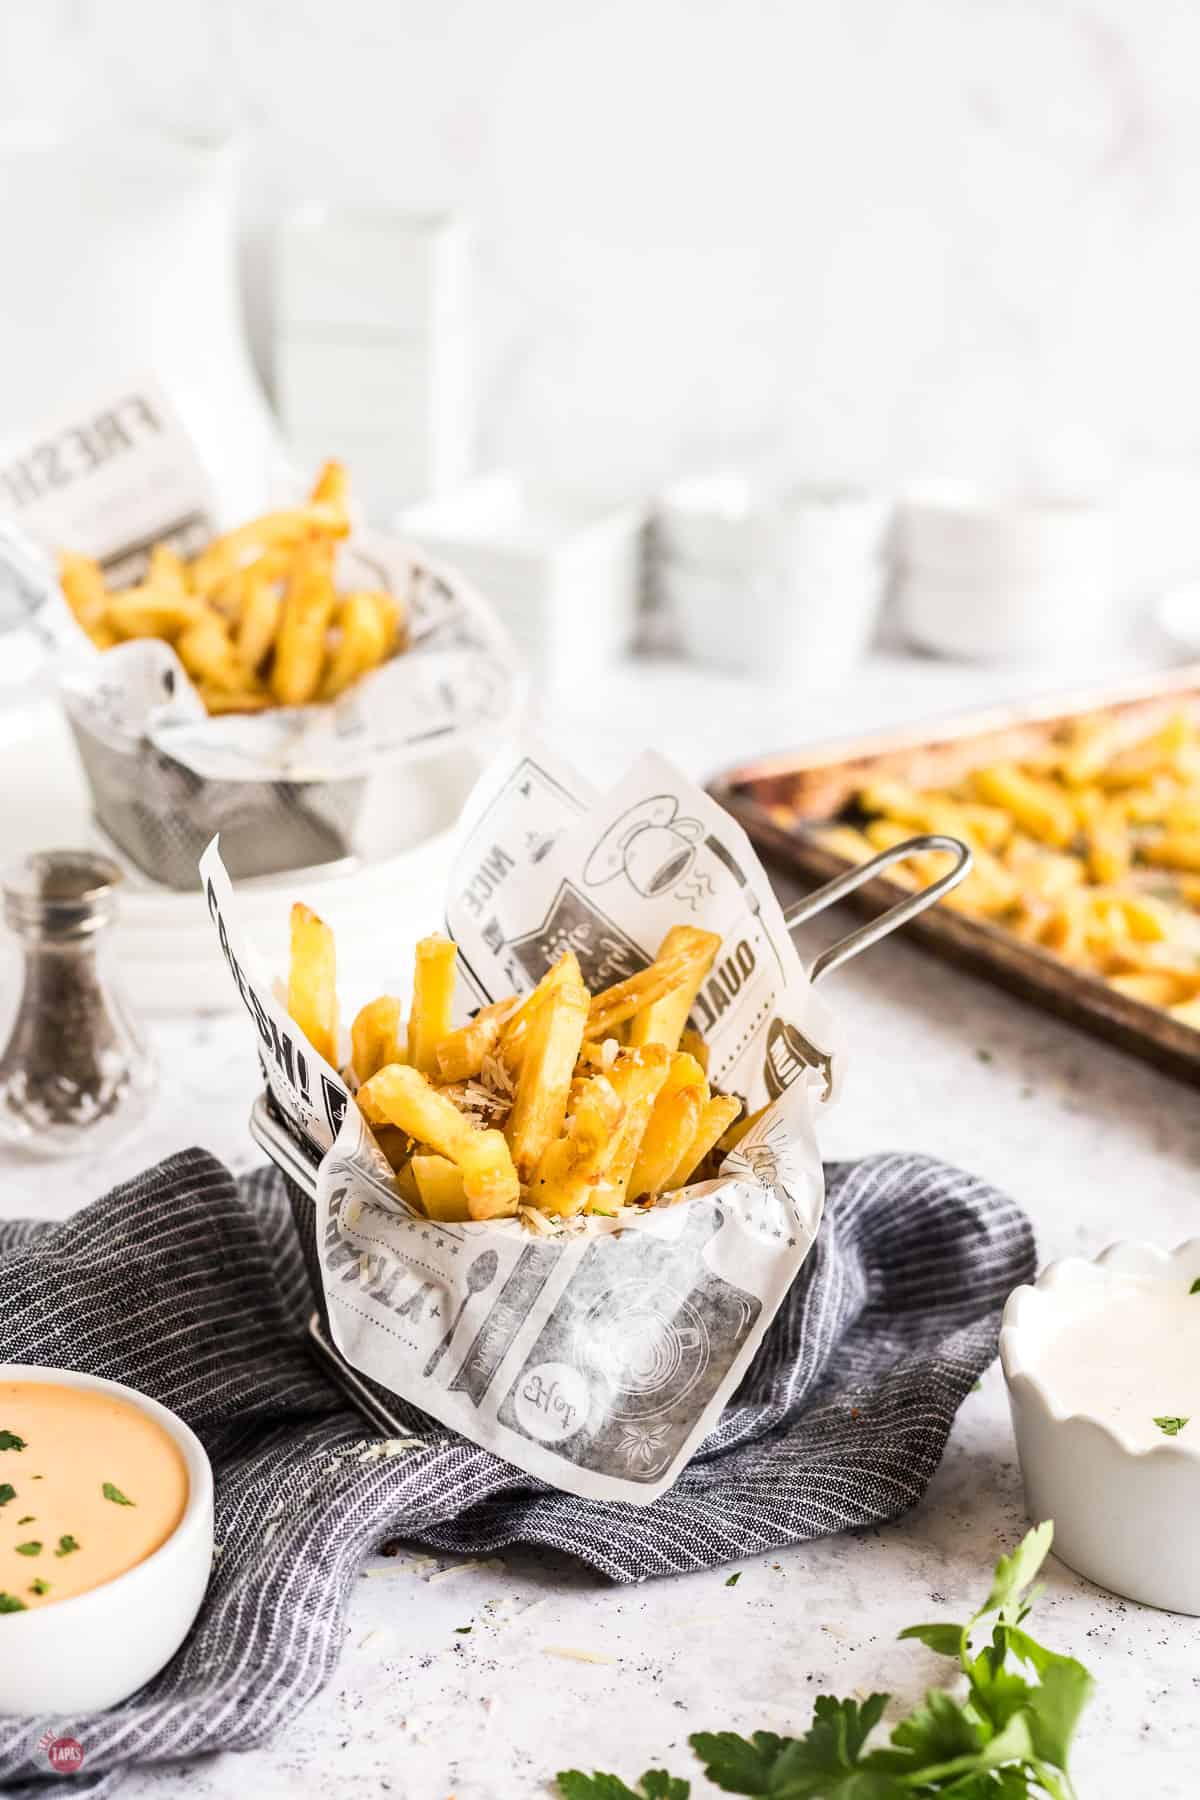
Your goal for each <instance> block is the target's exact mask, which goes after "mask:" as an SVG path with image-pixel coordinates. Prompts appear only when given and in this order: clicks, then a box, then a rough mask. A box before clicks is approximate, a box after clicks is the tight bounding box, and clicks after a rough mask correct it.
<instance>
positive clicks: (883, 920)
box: [222, 834, 971, 1432]
mask: <svg viewBox="0 0 1200 1800" xmlns="http://www.w3.org/2000/svg"><path fill="white" fill-rule="evenodd" d="M223 847H224V846H222V848H223ZM929 851H935V852H941V853H942V854H945V855H950V856H952V857H953V858H954V862H953V866H952V867H951V868H950V869H949V870H948V871H947V873H946V874H945V875H942V876H940V877H939V878H938V879H937V880H936V881H933V882H930V883H929V884H928V885H927V886H925V887H923V888H920V889H917V890H915V891H914V892H913V893H911V894H907V895H906V896H905V897H904V899H902V900H900V901H898V902H897V903H896V904H895V905H894V906H891V907H889V908H888V910H887V911H886V912H884V913H882V914H880V916H879V917H878V918H874V919H871V920H869V921H868V922H867V924H865V925H860V926H859V927H858V928H857V929H856V930H854V931H851V932H849V933H847V935H846V936H845V937H842V938H839V939H838V940H837V941H836V943H833V944H830V945H829V946H828V947H827V948H826V949H825V950H823V951H822V952H821V953H820V954H819V955H818V956H816V957H815V958H814V959H813V962H812V964H811V966H810V969H809V976H810V979H811V980H812V981H813V982H814V983H816V982H818V981H820V980H821V979H822V978H823V977H824V976H825V975H828V974H829V973H831V971H833V970H834V969H838V968H841V967H842V966H843V964H845V963H847V962H849V961H850V960H851V958H852V957H855V956H858V955H859V954H860V953H861V952H862V951H864V950H868V949H870V948H871V946H872V945H874V944H877V943H879V942H880V940H881V939H883V938H885V937H888V936H889V935H890V934H891V933H892V932H893V931H896V930H898V929H899V927H900V926H902V925H906V924H908V922H909V921H910V920H911V919H914V918H916V917H917V915H918V914H920V913H923V912H925V911H926V910H927V908H929V907H930V906H932V905H933V904H934V903H935V901H937V900H940V899H941V898H942V896H943V895H944V894H948V893H949V892H950V891H951V890H952V889H953V888H956V887H957V886H958V884H959V882H960V881H962V880H963V878H964V877H965V876H966V875H967V874H968V873H969V871H970V868H971V852H970V850H969V849H968V848H967V846H966V845H965V844H963V843H961V842H960V841H959V840H958V839H957V838H952V837H944V836H942V835H940V834H925V835H922V836H918V837H912V838H909V839H907V840H906V841H905V842H904V843H902V844H895V845H892V846H891V848H889V849H887V850H883V851H881V852H880V854H879V855H878V856H875V857H872V859H871V860H870V862H867V863H863V864H861V865H860V866H859V867H857V868H854V869H850V870H848V871H847V872H846V873H845V874H843V875H839V876H838V877H837V878H836V879H835V880H833V881H830V882H827V883H826V884H825V885H824V886H823V887H819V888H816V889H814V891H813V892H812V893H810V894H806V895H805V896H804V898H803V899H801V900H798V901H796V902H795V904H794V905H792V906H791V907H789V908H788V909H787V910H786V911H785V913H784V915H783V918H784V924H785V925H786V926H787V927H788V928H789V930H792V929H795V928H796V927H797V926H799V925H804V924H807V923H808V922H809V920H811V919H814V918H816V917H817V915H818V914H819V913H822V912H824V911H825V910H826V908H827V907H829V906H833V905H836V904H837V902H838V901H840V900H843V899H845V897H846V896H847V895H848V894H850V893H852V892H853V891H854V890H855V889H857V888H859V887H862V886H863V885H864V884H865V883H867V882H869V881H871V880H872V879H875V878H877V877H878V876H879V875H880V874H881V873H882V872H883V871H884V870H885V869H887V868H890V867H891V865H892V864H893V863H896V862H901V861H903V860H904V859H905V858H906V857H909V856H914V855H920V854H922V853H926V852H929ZM805 1068H810V1069H816V1070H817V1071H818V1072H820V1073H822V1074H824V1076H825V1078H826V1083H827V1086H828V1077H829V1070H828V1067H827V1066H826V1065H825V1061H824V1059H823V1058H822V1057H821V1055H820V1053H819V1052H818V1051H817V1050H816V1049H815V1047H814V1046H812V1045H810V1044H809V1043H808V1042H807V1040H806V1039H804V1038H802V1037H801V1036H800V1034H799V1033H798V1032H793V1033H792V1034H791V1036H790V1038H789V1040H788V1042H787V1044H786V1046H785V1049H784V1054H783V1055H782V1056H781V1059H780V1065H779V1081H780V1085H781V1087H782V1086H783V1085H786V1084H787V1083H788V1082H790V1081H791V1080H793V1079H795V1078H796V1077H797V1076H798V1075H800V1074H802V1073H803V1071H804V1069H805ZM249 1124H250V1135H251V1137H252V1138H253V1139H254V1142H255V1143H256V1144H257V1145H258V1146H259V1148H260V1149H261V1150H264V1151H265V1152H266V1154H267V1156H268V1157H269V1158H270V1160H271V1162H272V1163H274V1165H275V1167H276V1168H277V1169H278V1170H279V1173H280V1174H281V1176H282V1177H283V1184H284V1190H285V1192H286V1194H287V1198H288V1203H289V1205H290V1207H291V1212H292V1219H293V1222H294V1223H295V1226H296V1231H297V1234H298V1235H299V1238H300V1248H301V1251H302V1253H303V1256H304V1266H305V1269H306V1270H307V1273H308V1279H309V1286H310V1288H311V1290H312V1297H313V1301H314V1304H315V1308H316V1311H315V1312H314V1314H313V1317H312V1319H311V1321H310V1324H309V1336H310V1339H311V1340H312V1345H313V1348H314V1350H315V1352H316V1353H317V1354H318V1355H319V1356H320V1358H321V1360H322V1361H323V1362H324V1363H325V1364H326V1365H327V1367H328V1368H329V1369H330V1371H331V1372H332V1373H333V1375H334V1376H335V1378H336V1379H337V1380H338V1381H339V1382H340V1383H341V1385H342V1387H343V1389H344V1391H345V1392H346V1394H347V1395H348V1397H349V1399H350V1400H351V1402H352V1403H353V1404H354V1405H355V1406H356V1407H358V1409H359V1411H360V1412H362V1413H363V1414H364V1415H365V1416H366V1417H367V1418H368V1419H369V1420H370V1421H371V1422H372V1423H373V1424H374V1425H375V1426H376V1427H377V1428H378V1429H381V1430H383V1431H385V1432H387V1431H395V1430H398V1429H400V1428H401V1427H406V1426H408V1425H411V1424H412V1423H413V1422H414V1421H416V1422H419V1421H420V1420H421V1419H423V1417H424V1415H423V1414H421V1413H420V1412H419V1410H418V1409H417V1408H415V1407H412V1406H410V1405H409V1403H408V1402H407V1401H405V1400H403V1399H401V1398H400V1397H399V1396H398V1395H395V1394H393V1393H392V1392H391V1391H390V1390H389V1389H387V1388H385V1387H383V1386H382V1385H381V1384H380V1383H378V1382H376V1381H373V1380H371V1379H370V1378H369V1377H367V1376H365V1375H363V1374H362V1373H361V1372H360V1371H358V1370H355V1369H353V1368H351V1366H350V1365H349V1363H347V1362H346V1361H345V1360H344V1358H343V1357H342V1356H341V1355H340V1353H339V1352H338V1350H337V1349H336V1347H335V1346H334V1344H333V1341H332V1334H331V1331H330V1323H329V1310H328V1305H327V1302H326V1298H325V1283H324V1279H323V1275H322V1266H321V1253H320V1245H319V1244H318V1242H317V1208H316V1201H317V1176H318V1170H319V1166H320V1160H321V1156H320V1152H319V1151H318V1150H317V1149H316V1147H315V1146H314V1145H313V1144H311V1143H309V1142H308V1140H307V1139H306V1138H305V1137H304V1136H303V1135H302V1134H301V1132H300V1131H299V1130H298V1129H297V1127H295V1126H294V1125H293V1124H291V1122H290V1121H289V1120H288V1119H287V1118H286V1116H285V1115H284V1113H283V1111H282V1109H281V1108H280V1107H279V1106H278V1105H277V1104H276V1102H275V1099H274V1097H273V1095H272V1093H271V1090H270V1086H269V1085H266V1086H264V1089H263V1092H262V1093H261V1094H260V1095H259V1096H258V1098H257V1099H256V1100H255V1102H254V1105H253V1107H252V1108H251V1113H250V1121H249Z"/></svg>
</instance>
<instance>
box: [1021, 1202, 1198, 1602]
mask: <svg viewBox="0 0 1200 1800" xmlns="http://www.w3.org/2000/svg"><path fill="white" fill-rule="evenodd" d="M1198 1281H1200V1238H1194V1239H1192V1240H1191V1241H1190V1242H1189V1243H1186V1244H1181V1245H1180V1246H1179V1248H1178V1249H1177V1250H1174V1251H1172V1252H1168V1251H1165V1250H1158V1249H1155V1248H1154V1247H1153V1246H1152V1245H1150V1244H1135V1243H1121V1244H1114V1245H1113V1246H1112V1247H1111V1248H1110V1249H1108V1250H1106V1251H1105V1252H1104V1254H1103V1255H1102V1256H1100V1257H1099V1258H1097V1260H1096V1261H1095V1262H1087V1261H1085V1260H1084V1259H1082V1258H1079V1257H1071V1258H1069V1259H1067V1260H1066V1261H1064V1262H1059V1263H1052V1264H1051V1265H1050V1267H1049V1268H1047V1269H1045V1270H1043V1272H1042V1274H1041V1275H1040V1276H1039V1277H1038V1281H1037V1285H1036V1286H1035V1287H1019V1288H1018V1289H1017V1290H1016V1292H1015V1293H1014V1294H1012V1295H1011V1296H1010V1298H1009V1300H1008V1304H1007V1305H1006V1306H1005V1309H1004V1322H1003V1328H1002V1330H1001V1332H1000V1360H1001V1363H1002V1365H1003V1368H1004V1378H1005V1380H1006V1382H1007V1383H1008V1396H1009V1403H1010V1406H1011V1408H1012V1417H1013V1428H1014V1430H1015V1432H1016V1438H1017V1449H1018V1451H1019V1453H1020V1458H1021V1473H1022V1476H1023V1478H1024V1482H1025V1497H1026V1510H1027V1511H1028V1513H1029V1516H1030V1517H1031V1518H1033V1519H1053V1520H1054V1550H1055V1554H1056V1555H1057V1556H1060V1557H1061V1558H1062V1560H1063V1561H1064V1562H1066V1563H1069V1564H1070V1566H1071V1568H1073V1569H1075V1570H1076V1571H1077V1572H1078V1573H1079V1574H1080V1575H1084V1576H1086V1577H1087V1578H1088V1579H1089V1580H1090V1581H1095V1582H1098V1583H1099V1584H1100V1586H1102V1587H1106V1588H1109V1589H1110V1590H1111V1591H1112V1592H1113V1593H1117V1594H1124V1595H1127V1596H1128V1597H1129V1598H1130V1599H1132V1600H1140V1601H1142V1602H1143V1603H1145V1604H1146V1605H1149V1606H1161V1607H1165V1608H1166V1609H1167V1610H1168V1611H1171V1612H1185V1613H1196V1614H1200V1291H1198V1292H1193V1291H1192V1290H1193V1287H1194V1286H1195V1285H1196V1284H1197V1282H1198Z"/></svg>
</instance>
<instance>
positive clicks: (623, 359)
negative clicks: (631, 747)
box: [4, 0, 1200, 491]
mask: <svg viewBox="0 0 1200 1800" xmlns="http://www.w3.org/2000/svg"><path fill="white" fill-rule="evenodd" d="M22 12H24V13H25V14H26V18H25V26H26V29H27V30H28V28H29V16H30V15H32V14H33V13H36V14H37V15H38V17H39V18H40V19H41V20H43V21H44V20H45V19H46V18H47V17H48V16H49V15H50V14H51V13H54V14H55V16H56V17H57V18H58V19H59V22H60V24H61V25H62V27H63V29H64V30H66V31H67V32H68V33H74V34H76V36H77V37H81V38H85V39H87V40H88V42H89V46H90V51H89V53H93V52H94V53H98V54H99V55H100V56H101V58H102V60H103V66H104V69H105V80H104V83H103V84H102V85H106V87H107V91H108V92H109V93H110V94H111V95H112V96H114V97H115V98H116V103H117V104H119V105H120V106H122V107H124V108H126V109H133V110H138V111H141V112H142V113H149V114H152V115H153V114H156V113H157V114H161V115H163V116H167V117H172V116H173V117H174V118H176V119H177V120H178V119H182V120H184V122H185V123H187V122H189V121H190V122H191V123H192V124H193V125H194V127H195V128H197V129H204V130H208V129H211V128H213V127H214V126H216V125H219V124H221V123H222V122H223V121H224V120H225V119H226V118H232V119H238V120H241V121H243V122H244V123H245V126H246V130H247V134H248V147H247V163H246V177H245V204H244V211H245V233H246V243H245V263H246V279H247V290H248V296H249V310H250V319H251V327H252V331H253V335H254V342H255V345H256V349H257V352H258V354H259V355H260V357H261V358H262V360H263V362H264V365H265V364H266V363H267V360H268V358H269V339H270V318H271V295H270V269H269V255H268V242H269V233H270V226H271V220H272V219H273V218H274V217H275V216H277V214H278V210H279V209H280V208H281V207H283V206H285V205H287V204H290V203H292V202H297V201H309V200H323V201H330V202H335V203H337V202H347V203H353V204H356V205H363V204H367V205H374V204H378V205H381V206H400V207H411V208H416V209H427V208H430V207H442V206H451V207H456V208H461V209H463V210H464V211H465V212H467V213H468V214H470V215H471V217H472V218H473V220H474V222H475V227H476V234H477V235H476V244H477V250H476V266H475V293H474V309H475V315H476V330H477V379H478V388H477V397H478V438H479V454H480V458H481V460H482V461H483V462H485V463H495V462H509V463H514V464H516V465H517V466H519V467H522V468H524V469H526V470H528V471H530V472H533V473H541V474H553V475H555V476H556V477H557V478H559V479H561V480H565V481H567V482H569V483H570V484H571V485H586V486H589V487H594V488H599V489H603V490H605V491H616V490H622V491H623V490H627V489H632V488H638V487H641V486H643V485H645V484H647V483H650V482H653V481H656V480H658V479H660V478H661V477H662V476H664V475H666V474H669V473H674V472H680V471H684V470H690V469H695V468H698V467H703V466H705V465H707V464H709V463H711V462H712V461H714V460H725V459H740V458H748V459H753V460H757V459H761V458H770V459H774V458H782V459H785V460H787V461H788V462H789V463H790V464H791V465H792V466H793V467H794V468H795V469H796V470H797V472H799V473H803V474H808V475H815V476H826V475H853V476H862V477H873V478H874V477H881V478H888V479H891V478H896V477H908V476H913V475H916V474H921V473H945V472H951V473H961V474H970V475H978V476H986V477H989V478H993V479H997V480H1002V481H1006V482H1009V481H1034V480H1041V481H1054V482H1057V483H1064V482H1065V483H1070V484H1075V483H1076V482H1078V481H1080V480H1085V479H1092V478H1094V477H1097V476H1102V475H1105V474H1107V473H1110V472H1113V471H1116V472H1125V471H1128V470H1129V469H1131V468H1132V469H1145V468H1147V467H1151V466H1159V465H1162V464H1164V463H1167V464H1170V463H1175V462H1177V461H1179V460H1184V459H1189V458H1191V457H1193V456H1196V457H1197V458H1198V460H1200V358H1198V356H1197V353H1196V341H1197V331H1198V328H1200V246H1198V242H1197V231H1198V221H1200V110H1198V108H1197V104H1196V83H1197V70H1198V69H1200V7H1196V6H1194V5H1191V4H1188V3H1186V0H1184V3H1180V4H1169V3H1168V0H1091V3H1084V4H1079V5H1073V4H1067V3H1066V0H1027V3H1021V0H793V3H792V4H787V3H786V0H774V3H771V0H589V3H588V4H582V3H580V0H334V3H331V0H319V3H318V0H238V3H237V4H236V6H226V5H225V4H224V3H223V0H207V3H204V4H200V3H198V0H193V4H192V5H191V6H190V7H185V6H183V5H181V4H175V5H172V4H167V3H165V0H157V3H156V4H147V3H146V0H76V3H75V4H70V5H64V6H63V9H62V12H61V14H60V13H58V10H57V8H55V7H54V6H53V5H52V4H51V3H50V0H44V3H42V0H7V4H6V7H5V9H4V19H5V25H6V27H7V29H8V31H9V32H10V33H11V32H12V31H13V30H14V29H15V24H16V20H17V16H18V15H19V14H21V13H22ZM11 42H12V39H11V37H10V46H11ZM13 80H14V66H13V62H12V58H11V56H10V57H9V67H8V80H7V82H6V87H7V89H8V91H9V94H10V97H11V94H12V92H13ZM352 278H353V273H352V272H348V279H352Z"/></svg>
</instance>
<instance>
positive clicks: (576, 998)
mask: <svg viewBox="0 0 1200 1800" xmlns="http://www.w3.org/2000/svg"><path fill="white" fill-rule="evenodd" d="M587 1018H588V991H587V989H586V988H585V987H584V985H583V982H582V981H576V982H574V983H570V984H566V985H563V986H561V987H559V988H558V990H557V991H556V992H554V993H552V994H550V995H549V996H548V997H547V998H546V999H545V1000H544V1001H543V1002H542V1004H541V1006H539V1008H538V1010H537V1012H536V1013H535V1014H534V1016H533V1019H532V1022H531V1024H530V1027H529V1035H528V1040H527V1042H526V1045H525V1049H524V1054H523V1055H522V1058H521V1070H520V1074H519V1075H518V1077H517V1092H516V1098H515V1100H514V1101H513V1105H512V1110H511V1112H510V1113H509V1115H508V1120H507V1123H506V1124H505V1127H504V1133H505V1136H506V1137H507V1139H508V1142H509V1146H510V1148H511V1150H512V1158H513V1162H514V1163H515V1165H516V1168H517V1173H518V1174H519V1175H520V1176H521V1179H522V1180H523V1181H528V1180H529V1178H530V1177H531V1176H532V1174H533V1172H534V1170H535V1169H536V1168H537V1165H538V1163H539V1161H540V1160H541V1157H542V1153H543V1152H544V1151H545V1149H546V1147H547V1145H549V1144H551V1143H552V1142H553V1141H554V1139H555V1138H556V1137H557V1136H558V1134H559V1132H560V1131H561V1130H562V1126H563V1119H564V1118H565V1116H566V1111H567V1096H568V1093H569V1092H570V1087H571V1080H572V1077H573V1076H574V1073H575V1064H576V1062H577V1061H578V1059H579V1049H580V1046H581V1044H582V1043H583V1031H584V1026H585V1025H586V1024H587Z"/></svg>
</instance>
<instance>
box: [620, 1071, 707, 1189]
mask: <svg viewBox="0 0 1200 1800" xmlns="http://www.w3.org/2000/svg"><path fill="white" fill-rule="evenodd" d="M688 1060H689V1062H690V1061H691V1058H690V1057H689V1058H688ZM707 1099H708V1084H707V1082H706V1083H705V1084H704V1086H703V1087H698V1086H695V1085H693V1086H690V1087H679V1088H675V1089H673V1090H672V1091H671V1092H669V1093H668V1092H667V1090H666V1088H665V1086H664V1088H663V1091H662V1092H661V1093H660V1094H659V1096H658V1099H657V1100H656V1101H655V1102H654V1110H653V1112H652V1113H651V1114H650V1122H649V1124H648V1125H647V1126H646V1130H645V1134H644V1135H643V1137H642V1142H641V1146H640V1148H639V1150H638V1154H637V1161H636V1162H635V1163H634V1165H633V1172H632V1174H631V1175H630V1177H629V1186H628V1188H627V1190H626V1192H627V1194H628V1197H629V1199H630V1200H640V1199H641V1198H642V1196H643V1195H644V1194H658V1193H661V1192H662V1191H663V1189H664V1188H665V1187H666V1185H667V1182H668V1181H669V1180H670V1178H671V1176H672V1174H673V1173H674V1171H675V1170H676V1169H677V1168H678V1166H679V1164H680V1163H681V1162H682V1161H683V1157H684V1154H685V1152H686V1151H687V1149H688V1146H689V1145H690V1144H691V1143H692V1142H693V1141H694V1139H695V1136H696V1131H697V1128H698V1127H699V1124H700V1114H701V1112H702V1111H703V1109H704V1104H705V1102H706V1100H707Z"/></svg>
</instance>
